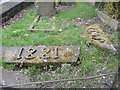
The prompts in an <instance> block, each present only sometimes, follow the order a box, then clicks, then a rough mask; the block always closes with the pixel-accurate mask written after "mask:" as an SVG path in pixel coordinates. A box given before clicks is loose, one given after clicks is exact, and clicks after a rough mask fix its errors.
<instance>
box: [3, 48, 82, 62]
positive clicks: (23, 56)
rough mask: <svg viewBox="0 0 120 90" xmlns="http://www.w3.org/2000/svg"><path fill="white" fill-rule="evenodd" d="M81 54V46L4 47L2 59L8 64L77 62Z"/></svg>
mask: <svg viewBox="0 0 120 90" xmlns="http://www.w3.org/2000/svg"><path fill="white" fill-rule="evenodd" d="M79 52H80V47H79V46H29V47H22V46H18V47H2V58H3V59H5V60H6V62H8V63H28V64H31V63H32V64H41V63H42V64H43V63H46V64H47V63H62V62H77V60H78V57H79Z"/></svg>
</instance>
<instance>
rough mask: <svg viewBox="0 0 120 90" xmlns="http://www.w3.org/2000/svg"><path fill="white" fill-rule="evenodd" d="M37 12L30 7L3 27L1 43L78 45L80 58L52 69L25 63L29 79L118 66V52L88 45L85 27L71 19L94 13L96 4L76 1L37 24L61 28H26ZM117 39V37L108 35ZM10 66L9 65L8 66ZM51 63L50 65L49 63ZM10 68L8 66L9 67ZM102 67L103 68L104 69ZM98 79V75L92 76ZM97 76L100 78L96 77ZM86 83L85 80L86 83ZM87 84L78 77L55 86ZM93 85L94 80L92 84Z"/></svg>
mask: <svg viewBox="0 0 120 90" xmlns="http://www.w3.org/2000/svg"><path fill="white" fill-rule="evenodd" d="M35 15H36V12H35V10H34V9H31V10H29V11H28V12H27V13H26V15H25V16H24V17H23V18H22V19H21V20H19V21H17V22H16V23H15V24H12V25H10V26H9V27H7V28H5V29H3V30H2V33H0V35H2V45H3V46H29V45H33V46H34V45H47V46H56V45H59V46H60V45H79V46H80V48H81V50H80V56H79V58H80V61H78V62H79V65H77V66H74V65H72V66H68V67H59V66H58V67H55V69H54V70H53V69H45V68H46V67H44V68H42V67H41V66H39V65H38V66H36V65H35V66H34V65H33V66H31V67H28V70H29V74H28V75H29V76H30V78H31V81H44V80H53V79H60V78H74V77H81V76H89V75H96V74H97V73H98V74H100V73H107V72H111V71H115V70H116V68H117V63H118V61H117V56H116V55H114V54H112V53H111V52H110V51H107V50H103V49H100V48H99V47H95V46H94V45H90V44H89V43H88V42H87V41H86V39H85V38H83V37H82V32H83V31H84V29H85V28H84V27H80V28H77V27H74V25H73V23H72V22H71V20H72V19H75V18H91V17H94V16H96V14H95V8H94V7H92V6H90V5H88V4H87V3H77V4H76V6H75V7H72V8H70V9H68V10H66V11H62V12H60V13H59V14H58V15H56V16H55V20H54V22H55V24H53V22H52V20H53V18H51V20H50V23H47V22H48V20H47V18H46V17H42V20H41V21H40V22H38V23H37V24H36V28H43V29H48V28H52V26H53V27H55V30H56V31H57V30H59V29H61V30H62V31H61V32H29V31H27V29H28V27H29V25H30V24H31V23H32V21H33V20H34V17H35ZM51 25H52V26H51ZM111 39H113V40H115V41H116V37H114V36H113V37H111ZM11 67H12V66H11ZM51 67H52V66H51ZM8 68H9V67H8ZM104 68H105V69H104ZM94 80H96V81H97V83H96V84H98V79H94ZM99 80H100V79H99ZM86 83H87V84H86ZM88 83H89V84H90V83H91V82H90V81H77V82H70V83H69V82H67V83H60V84H56V85H55V86H54V87H82V86H83V85H88ZM93 85H94V84H93Z"/></svg>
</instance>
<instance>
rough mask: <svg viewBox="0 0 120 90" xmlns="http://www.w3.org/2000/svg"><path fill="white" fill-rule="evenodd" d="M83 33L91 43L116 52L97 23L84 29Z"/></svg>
mask: <svg viewBox="0 0 120 90" xmlns="http://www.w3.org/2000/svg"><path fill="white" fill-rule="evenodd" d="M84 35H85V37H86V38H87V39H88V40H89V41H90V42H91V43H93V44H95V45H97V46H99V47H102V48H106V49H109V50H112V51H113V52H116V49H115V48H114V46H113V45H112V42H111V40H110V39H109V38H108V36H107V35H106V34H105V33H104V32H103V30H102V29H101V28H100V25H99V24H93V25H90V26H89V27H87V28H86V30H85V31H84Z"/></svg>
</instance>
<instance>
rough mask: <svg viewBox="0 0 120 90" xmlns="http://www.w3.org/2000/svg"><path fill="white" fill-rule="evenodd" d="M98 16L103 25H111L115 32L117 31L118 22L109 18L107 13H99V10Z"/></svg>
mask: <svg viewBox="0 0 120 90" xmlns="http://www.w3.org/2000/svg"><path fill="white" fill-rule="evenodd" d="M97 14H98V17H99V18H100V19H101V21H102V22H103V23H106V24H107V25H109V26H110V27H111V28H113V29H114V30H116V29H117V28H118V21H117V20H115V19H112V18H111V17H109V16H108V15H106V14H105V13H103V12H101V11H98V10H97Z"/></svg>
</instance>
